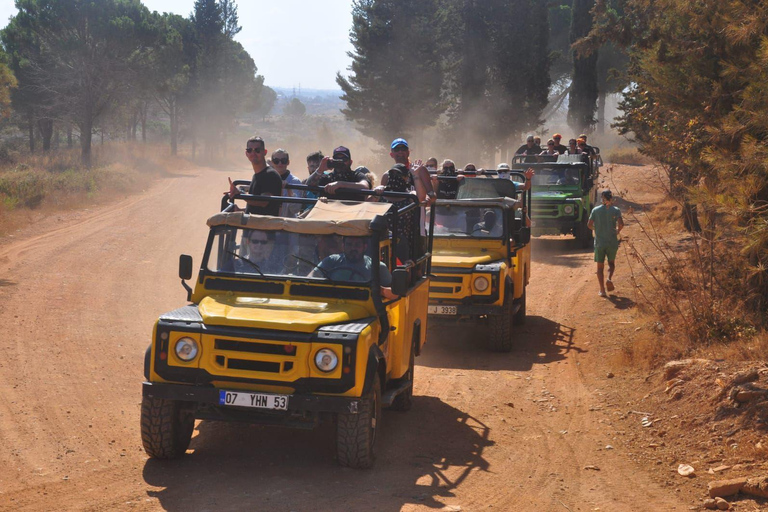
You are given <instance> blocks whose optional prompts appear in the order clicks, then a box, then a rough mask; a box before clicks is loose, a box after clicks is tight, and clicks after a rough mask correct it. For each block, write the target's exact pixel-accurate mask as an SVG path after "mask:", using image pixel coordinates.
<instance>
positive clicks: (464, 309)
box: [429, 301, 503, 318]
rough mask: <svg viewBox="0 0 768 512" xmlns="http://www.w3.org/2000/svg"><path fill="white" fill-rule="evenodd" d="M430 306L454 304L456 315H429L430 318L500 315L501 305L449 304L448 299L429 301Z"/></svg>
mask: <svg viewBox="0 0 768 512" xmlns="http://www.w3.org/2000/svg"><path fill="white" fill-rule="evenodd" d="M429 305H430V306H456V315H431V318H455V317H456V316H462V315H465V316H481V315H491V316H493V315H500V314H501V312H502V309H503V307H502V306H491V305H486V304H451V303H450V302H448V301H440V302H437V301H429Z"/></svg>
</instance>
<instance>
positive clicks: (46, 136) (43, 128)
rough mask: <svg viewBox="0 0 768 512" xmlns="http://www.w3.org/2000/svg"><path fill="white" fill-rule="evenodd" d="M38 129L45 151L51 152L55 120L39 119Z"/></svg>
mask: <svg viewBox="0 0 768 512" xmlns="http://www.w3.org/2000/svg"><path fill="white" fill-rule="evenodd" d="M37 127H38V129H39V130H40V136H41V137H42V139H43V151H50V150H51V138H52V137H53V119H45V118H43V119H38V120H37Z"/></svg>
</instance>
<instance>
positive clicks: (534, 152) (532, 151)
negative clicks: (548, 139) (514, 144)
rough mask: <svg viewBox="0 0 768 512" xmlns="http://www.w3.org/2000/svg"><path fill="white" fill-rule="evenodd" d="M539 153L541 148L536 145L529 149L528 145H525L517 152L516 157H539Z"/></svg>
mask: <svg viewBox="0 0 768 512" xmlns="http://www.w3.org/2000/svg"><path fill="white" fill-rule="evenodd" d="M539 153H541V146H538V145H536V144H534V145H533V147H532V148H529V147H528V144H523V145H522V146H520V147H519V148H517V151H515V154H516V155H538V154H539Z"/></svg>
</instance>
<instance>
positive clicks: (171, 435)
mask: <svg viewBox="0 0 768 512" xmlns="http://www.w3.org/2000/svg"><path fill="white" fill-rule="evenodd" d="M194 429H195V415H194V413H193V412H192V410H191V408H189V407H185V406H184V402H179V401H178V400H164V399H162V398H148V397H144V398H142V400H141V442H142V444H143V445H144V451H146V452H147V455H149V456H150V457H152V458H154V459H176V458H178V457H181V456H182V455H184V453H185V452H186V451H187V448H189V442H190V441H191V440H192V432H193V431H194Z"/></svg>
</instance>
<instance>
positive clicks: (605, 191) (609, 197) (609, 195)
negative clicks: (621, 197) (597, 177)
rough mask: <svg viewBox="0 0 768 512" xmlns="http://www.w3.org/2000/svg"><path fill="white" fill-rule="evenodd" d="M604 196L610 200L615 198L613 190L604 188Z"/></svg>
mask: <svg viewBox="0 0 768 512" xmlns="http://www.w3.org/2000/svg"><path fill="white" fill-rule="evenodd" d="M602 196H603V197H604V198H606V199H608V200H609V201H610V200H611V199H613V192H611V191H610V190H609V189H606V190H603V193H602Z"/></svg>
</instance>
